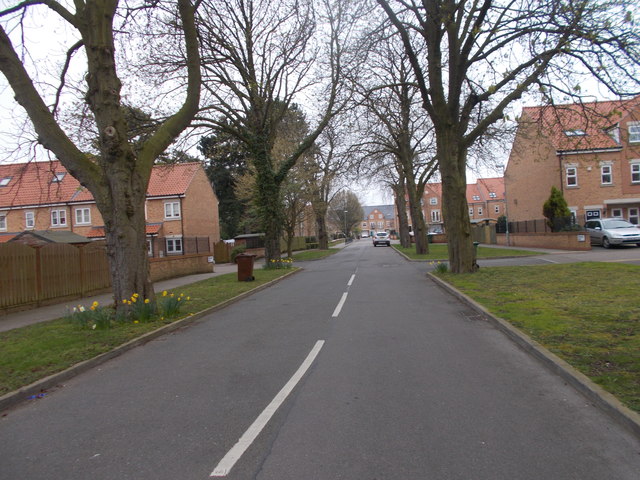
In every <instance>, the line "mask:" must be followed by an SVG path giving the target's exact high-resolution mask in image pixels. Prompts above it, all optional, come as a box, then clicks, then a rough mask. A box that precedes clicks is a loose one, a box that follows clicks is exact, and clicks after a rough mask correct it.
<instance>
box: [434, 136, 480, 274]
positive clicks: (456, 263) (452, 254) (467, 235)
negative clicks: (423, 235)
mask: <svg viewBox="0 0 640 480" xmlns="http://www.w3.org/2000/svg"><path fill="white" fill-rule="evenodd" d="M437 138H438V158H439V160H440V174H441V175H442V204H443V216H444V223H445V226H446V229H447V230H446V232H447V245H448V249H449V268H450V270H451V272H453V273H470V272H474V271H476V270H477V269H478V266H477V264H476V258H475V249H474V247H473V239H472V236H471V223H470V221H469V206H468V204H467V175H466V165H467V152H466V150H463V149H462V148H461V147H460V145H461V144H462V142H461V141H460V140H459V139H458V138H456V136H455V133H452V132H443V133H441V134H440V135H437Z"/></svg>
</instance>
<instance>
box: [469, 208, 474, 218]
mask: <svg viewBox="0 0 640 480" xmlns="http://www.w3.org/2000/svg"><path fill="white" fill-rule="evenodd" d="M469 216H470V217H473V207H469Z"/></svg>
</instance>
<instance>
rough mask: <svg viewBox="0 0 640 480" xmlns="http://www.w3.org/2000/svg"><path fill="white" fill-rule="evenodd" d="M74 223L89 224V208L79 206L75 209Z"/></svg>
mask: <svg viewBox="0 0 640 480" xmlns="http://www.w3.org/2000/svg"><path fill="white" fill-rule="evenodd" d="M74 212H75V218H76V225H91V209H90V208H89V207H80V208H76V209H75V211H74Z"/></svg>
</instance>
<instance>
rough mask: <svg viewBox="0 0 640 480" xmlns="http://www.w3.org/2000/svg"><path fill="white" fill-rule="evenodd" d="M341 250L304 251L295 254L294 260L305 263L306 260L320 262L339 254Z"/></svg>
mask: <svg viewBox="0 0 640 480" xmlns="http://www.w3.org/2000/svg"><path fill="white" fill-rule="evenodd" d="M339 251H340V249H339V248H329V250H303V251H301V252H294V254H293V259H294V260H296V261H298V262H304V261H306V260H318V259H320V258H325V257H328V256H329V255H333V254H334V253H338V252H339Z"/></svg>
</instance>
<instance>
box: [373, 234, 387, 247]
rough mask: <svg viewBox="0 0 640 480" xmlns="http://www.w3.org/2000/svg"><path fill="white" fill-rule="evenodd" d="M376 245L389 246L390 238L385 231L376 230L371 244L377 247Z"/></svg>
mask: <svg viewBox="0 0 640 480" xmlns="http://www.w3.org/2000/svg"><path fill="white" fill-rule="evenodd" d="M378 245H386V246H387V247H390V246H391V238H390V237H389V234H388V233H387V232H378V233H376V234H375V235H374V236H373V246H374V247H377V246H378Z"/></svg>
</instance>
